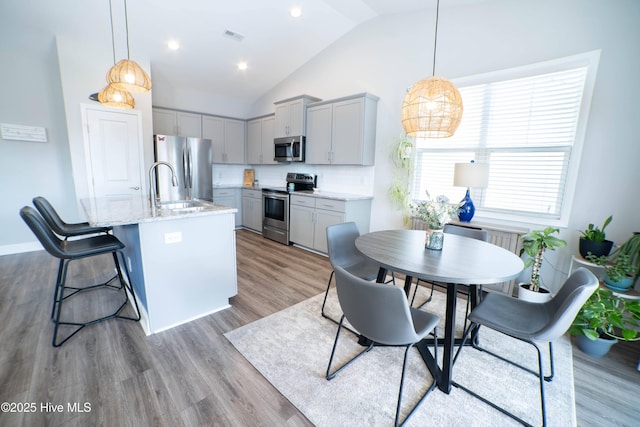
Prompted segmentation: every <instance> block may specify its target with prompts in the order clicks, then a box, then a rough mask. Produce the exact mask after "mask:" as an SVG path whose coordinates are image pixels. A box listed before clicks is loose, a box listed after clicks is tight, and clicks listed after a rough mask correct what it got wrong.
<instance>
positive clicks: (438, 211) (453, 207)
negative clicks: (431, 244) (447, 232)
mask: <svg viewBox="0 0 640 427" xmlns="http://www.w3.org/2000/svg"><path fill="white" fill-rule="evenodd" d="M427 197H429V193H427ZM411 208H412V212H413V216H415V217H416V218H419V219H421V220H423V221H425V222H426V223H427V225H428V227H429V228H432V229H440V228H443V227H444V225H445V224H446V223H447V222H449V220H450V219H451V218H452V217H454V216H457V215H458V211H459V210H460V203H450V202H449V198H448V197H447V196H443V195H440V196H438V197H436V198H435V199H431V198H430V197H429V198H428V199H427V200H421V201H419V202H416V204H414V205H411Z"/></svg>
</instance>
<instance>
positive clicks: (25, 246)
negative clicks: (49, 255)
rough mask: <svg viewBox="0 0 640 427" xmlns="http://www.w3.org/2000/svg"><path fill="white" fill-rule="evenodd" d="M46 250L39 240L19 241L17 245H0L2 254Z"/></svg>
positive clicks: (0, 254)
mask: <svg viewBox="0 0 640 427" xmlns="http://www.w3.org/2000/svg"><path fill="white" fill-rule="evenodd" d="M41 250H44V248H43V247H42V245H41V244H40V243H39V242H28V243H18V244H15V245H3V246H0V256H2V255H12V254H20V253H23V252H33V251H41Z"/></svg>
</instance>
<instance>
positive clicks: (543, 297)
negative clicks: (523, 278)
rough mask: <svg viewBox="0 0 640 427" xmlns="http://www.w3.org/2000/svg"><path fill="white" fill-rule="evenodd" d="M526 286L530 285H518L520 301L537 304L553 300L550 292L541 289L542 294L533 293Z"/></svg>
mask: <svg viewBox="0 0 640 427" xmlns="http://www.w3.org/2000/svg"><path fill="white" fill-rule="evenodd" d="M526 285H528V283H519V284H518V299H521V300H525V301H529V302H537V303H543V302H547V301H549V300H550V299H551V297H552V295H551V292H550V291H549V290H547V289H544V288H540V290H541V291H542V292H532V291H530V290H529V289H527V288H525V287H524V286H526ZM545 291H546V292H545Z"/></svg>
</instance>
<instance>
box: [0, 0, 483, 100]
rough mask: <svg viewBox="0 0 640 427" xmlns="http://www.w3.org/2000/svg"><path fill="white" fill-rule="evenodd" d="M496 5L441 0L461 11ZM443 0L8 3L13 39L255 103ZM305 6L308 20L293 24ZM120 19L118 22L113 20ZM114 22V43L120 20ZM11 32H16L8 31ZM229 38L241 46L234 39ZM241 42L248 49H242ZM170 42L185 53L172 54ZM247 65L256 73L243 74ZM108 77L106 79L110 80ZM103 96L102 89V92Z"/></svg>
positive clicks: (1, 11) (2, 11)
mask: <svg viewBox="0 0 640 427" xmlns="http://www.w3.org/2000/svg"><path fill="white" fill-rule="evenodd" d="M478 1H486V0H441V5H440V7H441V9H442V8H444V7H447V6H450V5H452V4H461V3H474V2H478ZM435 3H436V0H293V1H292V0H180V1H176V0H126V16H127V17H128V20H125V0H111V1H109V0H82V1H78V0H56V1H51V0H30V1H18V0H7V1H3V2H2V5H0V15H4V19H2V21H4V23H5V29H4V30H0V31H1V32H2V36H3V37H11V33H9V29H11V28H13V30H12V31H20V32H29V33H31V34H34V35H35V34H50V35H51V36H52V37H53V36H54V35H61V36H67V37H74V38H82V39H83V40H84V41H85V42H86V43H90V44H91V46H95V49H96V50H99V51H101V52H104V56H105V58H109V60H112V59H113V50H115V56H116V59H117V60H120V59H122V58H124V57H126V55H127V39H126V37H125V34H126V27H125V22H128V33H129V39H128V41H129V43H128V46H129V55H130V57H131V59H133V60H136V58H142V59H144V60H148V61H149V62H150V64H151V73H152V79H154V80H156V81H159V82H162V83H163V84H173V85H176V86H178V87H180V88H182V89H185V90H191V91H203V92H208V93H212V94H217V95H219V96H222V97H227V98H234V99H237V100H238V101H240V102H252V101H254V100H255V99H257V98H259V97H260V96H261V95H262V94H264V93H265V92H266V91H268V90H269V89H271V88H272V87H273V86H275V85H276V84H277V83H278V82H280V81H282V80H283V79H285V78H286V77H287V76H288V75H290V74H291V73H292V72H293V71H295V70H296V69H297V68H299V67H300V66H301V65H303V64H304V63H305V62H307V61H308V60H309V59H311V58H312V57H313V56H315V55H316V54H318V53H319V52H320V51H322V50H323V49H325V48H326V47H327V46H329V45H330V44H332V43H333V42H335V41H336V40H337V39H339V38H340V37H342V36H343V35H344V34H346V33H347V32H349V31H350V30H352V29H353V28H354V27H356V26H358V25H359V24H361V23H363V22H365V21H367V20H369V19H372V18H375V17H376V16H379V15H383V14H394V13H403V12H407V11H414V10H419V9H424V8H431V9H433V8H435ZM293 6H298V7H299V8H300V9H301V11H302V15H301V16H300V17H298V18H293V17H292V16H291V15H290V9H291V8H292V7H293ZM110 11H111V12H112V13H111V15H110ZM110 16H112V20H113V28H114V32H113V36H114V37H113V41H112V31H111V18H110ZM7 26H9V28H7ZM228 31H230V32H232V33H234V34H235V35H237V36H238V37H229V36H228V35H225V33H227V32H228ZM240 38H241V40H239V39H240ZM169 40H175V41H177V42H178V43H179V45H180V48H179V49H178V50H170V49H169V48H168V47H167V43H168V42H169ZM240 61H245V62H246V63H247V69H246V70H244V71H241V70H239V69H238V68H237V64H238V63H239V62H240ZM105 72H106V70H105ZM98 89H99V88H96V90H98Z"/></svg>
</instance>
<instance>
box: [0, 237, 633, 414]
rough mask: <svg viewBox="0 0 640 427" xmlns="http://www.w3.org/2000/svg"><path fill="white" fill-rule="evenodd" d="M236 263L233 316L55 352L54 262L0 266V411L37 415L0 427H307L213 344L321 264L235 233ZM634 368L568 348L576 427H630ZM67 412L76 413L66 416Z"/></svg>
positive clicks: (277, 304)
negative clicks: (7, 405) (57, 408)
mask: <svg viewBox="0 0 640 427" xmlns="http://www.w3.org/2000/svg"><path fill="white" fill-rule="evenodd" d="M237 254H238V288H239V292H238V295H237V296H236V297H234V298H233V299H232V301H231V304H232V308H230V309H227V310H224V311H222V312H219V313H216V314H213V315H210V316H207V317H204V318H201V319H198V320H196V321H193V322H191V323H189V324H187V325H183V326H179V327H177V328H174V329H171V330H169V331H165V332H162V333H159V334H155V335H152V336H149V337H146V336H144V333H143V332H142V329H141V328H140V326H139V325H138V324H136V323H134V322H130V321H125V320H110V321H107V322H103V323H100V324H97V325H95V326H92V327H89V328H86V329H84V330H83V331H81V332H80V333H79V334H78V335H76V336H75V337H73V338H72V339H71V340H70V341H68V342H67V343H66V344H64V345H63V346H62V347H61V348H58V349H54V348H53V347H52V346H51V333H52V329H53V326H52V324H51V322H50V320H49V313H50V310H51V297H52V292H53V283H54V281H55V276H56V271H57V260H56V259H54V258H53V257H51V256H49V255H48V254H46V253H45V252H43V251H40V252H30V253H24V254H16V255H7V256H2V257H0V295H1V296H0V385H1V387H0V402H15V403H16V404H18V403H21V404H24V403H35V404H36V407H35V411H34V412H29V413H25V412H24V411H22V412H20V413H17V412H9V413H6V412H0V425H1V426H34V425H53V426H57V425H65V426H67V425H71V426H75V425H77V426H86V425H106V426H141V425H145V426H146V425H153V426H165V425H166V426H180V425H188V426H198V425H203V426H204V425H224V426H227V425H228V426H260V425H264V426H275V425H292V426H305V425H310V423H309V421H308V420H307V419H306V418H305V417H304V415H302V414H301V413H300V412H299V411H298V410H297V409H296V408H295V407H294V406H293V405H291V404H290V403H289V402H288V401H287V400H286V399H285V398H284V397H283V396H282V395H280V393H279V392H278V391H277V390H275V389H274V388H273V387H272V386H271V384H270V383H269V382H267V381H266V380H265V379H264V378H263V377H262V376H261V375H260V374H259V373H258V372H257V371H256V370H255V369H254V368H253V367H252V366H251V365H250V364H249V363H248V362H247V361H246V360H245V359H244V358H243V357H242V356H240V354H239V353H237V352H236V350H235V349H234V348H233V346H232V345H231V344H230V343H229V342H228V341H227V340H226V339H225V338H224V336H223V335H222V334H223V333H225V332H227V331H230V330H233V329H235V328H237V327H239V326H242V325H244V324H247V323H249V322H252V321H254V320H257V319H259V318H262V317H264V316H267V315H269V314H271V313H275V312H277V311H279V310H282V309H284V308H286V307H289V306H291V305H293V304H296V303H298V302H300V301H303V300H305V299H307V298H310V297H312V296H314V295H317V294H319V293H320V292H323V291H324V289H325V286H326V280H327V278H328V277H329V274H330V272H331V268H330V265H329V262H328V260H327V258H325V257H322V256H319V255H316V254H313V253H309V252H307V251H303V250H300V249H298V248H295V247H287V246H284V245H280V244H278V243H275V242H272V241H270V240H267V239H263V238H262V237H261V236H259V235H256V234H254V233H251V232H248V231H238V233H237ZM109 262H110V259H109V258H107V257H104V258H99V259H93V260H91V261H83V262H74V263H72V267H71V269H70V274H71V276H70V280H71V281H72V282H74V283H87V282H90V281H94V277H97V278H98V279H100V278H103V277H104V276H106V275H107V274H108V272H109V271H112V269H111V267H110V266H109ZM212 262H215V260H212ZM74 264H75V265H74ZM176 291H177V292H179V284H176ZM98 295H100V296H99V297H98ZM117 297H118V295H117V293H111V294H110V293H109V292H105V293H100V294H98V293H97V292H95V293H91V292H89V293H87V294H86V295H85V296H82V297H78V301H74V305H73V315H74V317H76V316H77V317H82V316H86V315H87V314H88V313H90V312H92V311H100V310H107V309H108V308H109V307H111V306H113V304H115V303H116V301H115V300H116V299H117ZM74 299H75V298H74ZM70 301H73V299H72V300H70ZM87 307H89V308H87ZM639 356H640V345H639V343H632V344H629V343H623V344H618V345H616V346H614V349H613V350H612V352H611V353H610V354H609V355H607V356H606V357H605V358H603V359H592V358H590V357H588V356H585V355H583V354H582V353H581V352H580V351H579V350H577V349H575V348H574V364H575V368H574V371H575V384H576V406H577V415H578V425H579V426H609V425H611V426H613V425H616V426H621V425H628V426H632V425H638V423H639V420H640V406H639V405H638V404H637V403H638V401H639V399H640V397H639V396H640V372H638V371H636V369H635V368H636V364H637V362H638V357H639ZM559 374H561V373H559ZM534 393H535V391H534ZM46 403H50V404H52V405H63V411H62V412H53V411H52V410H51V409H50V410H49V411H47V410H45V409H46V408H43V407H42V406H41V405H43V404H46ZM85 403H86V404H87V406H85ZM74 404H76V405H77V407H80V408H82V409H83V410H84V412H79V411H70V410H69V409H70V408H69V407H68V405H74ZM50 408H51V407H50ZM13 409H21V408H19V407H14V408H13ZM27 409H33V408H32V407H29V406H27Z"/></svg>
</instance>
